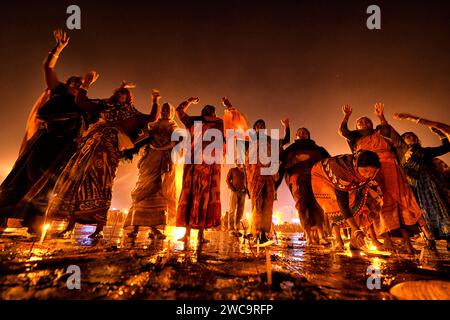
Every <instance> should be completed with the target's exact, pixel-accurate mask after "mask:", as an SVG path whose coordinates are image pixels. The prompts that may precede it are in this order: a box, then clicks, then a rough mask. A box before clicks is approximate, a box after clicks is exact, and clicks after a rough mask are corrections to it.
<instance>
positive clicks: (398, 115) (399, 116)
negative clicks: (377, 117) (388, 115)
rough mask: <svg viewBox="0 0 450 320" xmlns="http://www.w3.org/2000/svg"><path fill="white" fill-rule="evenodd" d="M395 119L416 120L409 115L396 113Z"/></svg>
mask: <svg viewBox="0 0 450 320" xmlns="http://www.w3.org/2000/svg"><path fill="white" fill-rule="evenodd" d="M394 119H396V120H414V119H415V118H414V116H412V115H410V114H409V113H395V114H394Z"/></svg>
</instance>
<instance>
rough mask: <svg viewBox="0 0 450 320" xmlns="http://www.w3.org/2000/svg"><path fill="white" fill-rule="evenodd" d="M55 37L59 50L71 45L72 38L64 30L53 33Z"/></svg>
mask: <svg viewBox="0 0 450 320" xmlns="http://www.w3.org/2000/svg"><path fill="white" fill-rule="evenodd" d="M53 36H54V37H55V40H56V45H57V47H58V50H62V49H64V48H65V47H66V46H67V45H68V44H69V40H70V37H69V36H68V35H67V33H66V32H64V31H63V30H61V29H58V30H55V31H53Z"/></svg>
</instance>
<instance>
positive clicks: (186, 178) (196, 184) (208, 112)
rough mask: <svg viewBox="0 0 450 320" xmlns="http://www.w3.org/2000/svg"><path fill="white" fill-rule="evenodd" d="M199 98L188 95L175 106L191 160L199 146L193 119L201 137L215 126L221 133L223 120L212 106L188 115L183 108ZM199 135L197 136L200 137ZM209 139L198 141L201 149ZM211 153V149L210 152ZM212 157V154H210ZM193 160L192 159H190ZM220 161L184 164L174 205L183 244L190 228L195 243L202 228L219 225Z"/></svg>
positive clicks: (199, 239)
mask: <svg viewBox="0 0 450 320" xmlns="http://www.w3.org/2000/svg"><path fill="white" fill-rule="evenodd" d="M198 102H199V98H196V97H192V98H189V99H188V100H186V101H184V102H182V103H181V104H180V105H179V106H178V108H177V109H176V111H177V114H178V117H179V118H180V120H181V122H182V123H183V124H184V125H185V127H186V129H188V130H189V133H190V135H191V137H192V139H191V140H192V145H191V150H190V152H191V154H190V155H191V159H194V152H196V151H197V150H198V149H199V147H198V146H195V142H196V139H195V138H194V135H195V134H199V132H197V130H195V129H194V128H195V126H194V124H195V122H201V125H202V126H201V137H203V135H204V134H205V132H206V131H207V130H209V129H216V130H219V131H220V132H221V133H222V136H223V133H224V124H223V120H222V119H220V118H218V117H217V116H216V109H215V107H213V106H210V105H207V106H205V107H204V108H203V109H202V112H201V115H200V116H195V117H192V116H189V115H188V114H187V113H186V111H187V108H188V107H189V106H191V105H192V104H197V103H198ZM201 137H200V139H202V138H201ZM210 144H211V142H207V141H203V139H202V140H201V146H200V147H201V148H200V149H201V152H202V154H203V151H204V150H205V148H206V147H208V146H209V145H210ZM213 152H214V151H213ZM211 156H212V157H215V156H216V155H215V153H214V154H211ZM191 162H193V161H191ZM220 174H221V164H220V163H211V164H209V163H206V162H205V161H204V159H202V162H201V163H185V164H184V171H183V185H182V189H181V194H180V200H179V202H178V208H177V220H176V225H177V227H185V228H186V235H185V236H184V237H183V238H181V239H179V240H180V241H184V242H185V243H186V244H188V243H189V239H190V233H191V229H198V230H199V235H198V241H199V244H201V243H204V242H206V240H205V239H204V230H205V229H209V228H215V227H218V226H220V217H221V214H222V212H221V202H220Z"/></svg>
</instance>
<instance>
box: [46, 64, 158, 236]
mask: <svg viewBox="0 0 450 320" xmlns="http://www.w3.org/2000/svg"><path fill="white" fill-rule="evenodd" d="M97 78H98V74H97V73H96V72H95V71H93V72H91V73H89V74H88V75H87V76H86V78H85V80H84V82H83V85H82V87H81V89H80V92H79V94H78V96H77V99H76V101H77V104H78V105H79V106H80V108H82V109H84V110H86V111H88V112H93V113H97V114H98V118H99V120H98V121H97V122H96V123H95V124H93V125H91V126H90V127H89V129H88V130H87V132H86V133H85V135H84V137H83V138H82V141H81V143H80V146H79V148H78V150H77V152H76V153H75V154H74V155H73V157H72V158H71V159H70V161H69V163H68V164H67V166H66V167H65V169H64V170H63V172H62V174H61V176H60V177H59V179H58V181H57V182H56V186H55V189H54V191H53V194H54V195H53V198H52V199H51V201H50V203H49V207H48V209H47V217H48V219H55V220H60V219H65V220H69V225H68V226H67V228H66V230H64V231H63V232H62V233H60V234H58V236H60V237H66V236H68V235H70V232H71V231H72V230H73V228H74V226H75V223H82V224H96V225H97V228H96V230H95V232H94V233H93V234H92V235H90V237H91V238H101V237H102V236H103V232H102V230H103V227H104V226H105V224H106V218H107V212H108V210H109V207H110V205H111V198H112V187H113V183H114V178H115V176H116V170H117V167H118V165H119V160H120V158H121V156H122V152H121V151H120V150H119V133H122V134H125V135H127V136H128V137H129V138H130V139H131V140H132V141H133V140H135V139H136V138H137V135H138V132H139V130H141V129H143V128H144V127H145V126H147V124H148V123H149V122H152V121H155V120H156V117H157V113H158V96H154V97H153V107H152V111H151V113H150V114H149V115H147V114H143V113H141V112H139V111H138V110H137V109H136V108H135V107H134V106H133V98H132V95H131V92H130V90H129V88H131V87H132V86H131V85H128V84H126V83H122V85H121V86H120V87H119V88H118V89H116V90H115V91H114V94H113V95H112V96H111V98H109V99H95V100H91V99H89V98H87V96H86V95H87V90H88V89H89V87H90V86H91V85H92V84H93V83H94V82H95V81H96V80H97Z"/></svg>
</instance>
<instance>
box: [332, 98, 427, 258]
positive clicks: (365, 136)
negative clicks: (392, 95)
mask: <svg viewBox="0 0 450 320" xmlns="http://www.w3.org/2000/svg"><path fill="white" fill-rule="evenodd" d="M374 108H375V114H376V115H377V116H378V117H379V119H380V122H381V127H380V128H377V130H374V129H373V123H372V121H371V120H370V119H369V118H366V117H363V118H360V119H358V120H357V123H356V128H357V130H354V131H351V130H349V129H348V127H347V123H348V120H349V118H350V115H351V114H352V108H351V107H350V106H348V105H345V106H344V107H343V109H342V110H343V113H344V120H343V121H342V124H341V127H340V134H341V135H342V136H343V137H344V138H346V139H347V141H348V142H349V144H350V146H351V148H352V151H353V152H358V151H360V150H371V151H374V152H376V153H377V154H378V156H379V157H380V161H381V169H380V172H379V173H378V175H377V176H376V178H375V181H377V182H378V184H379V185H380V187H381V191H382V193H383V208H382V211H381V213H380V215H379V218H377V219H376V220H375V222H374V227H375V230H376V232H377V235H379V236H381V237H382V238H383V239H384V246H385V247H386V248H388V249H391V250H392V249H394V244H393V242H392V240H391V238H390V233H391V232H393V231H396V230H399V231H400V233H401V236H402V237H403V241H404V245H405V248H406V249H407V251H408V252H409V253H413V252H414V249H413V247H412V244H411V242H410V239H409V232H408V230H407V229H410V230H412V229H411V227H415V226H417V224H418V223H419V224H420V226H423V225H424V222H425V221H424V220H423V217H422V212H421V210H420V207H419V205H418V204H417V202H416V199H415V197H414V193H413V191H412V190H411V188H410V186H409V185H408V182H407V180H406V176H405V174H404V173H403V171H402V169H401V167H400V166H399V165H398V162H397V159H396V155H395V153H394V152H393V150H394V148H395V146H394V145H393V144H392V142H391V140H390V136H391V132H392V130H394V129H393V128H392V127H391V126H389V125H388V123H387V121H386V119H385V117H384V114H383V111H384V105H383V104H381V103H377V104H376V105H375V107H374Z"/></svg>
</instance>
